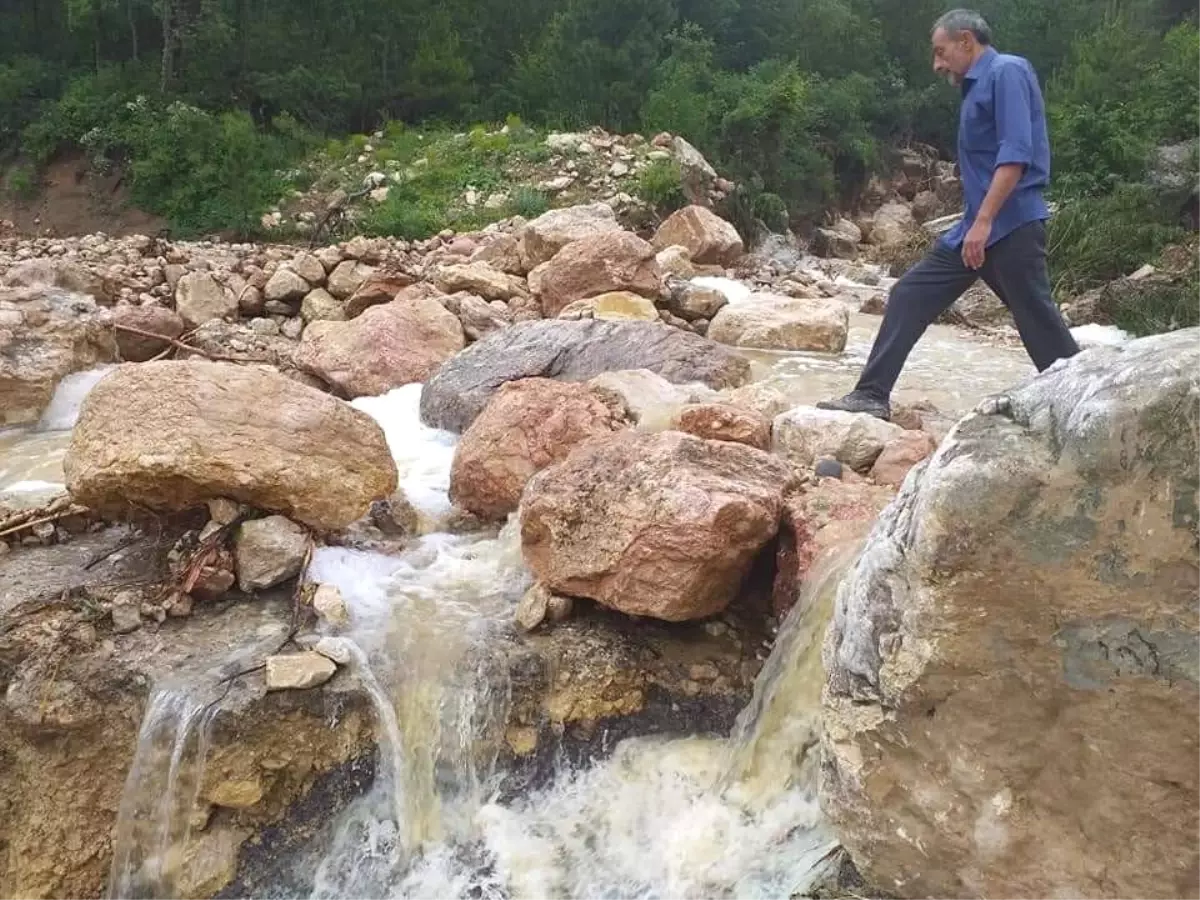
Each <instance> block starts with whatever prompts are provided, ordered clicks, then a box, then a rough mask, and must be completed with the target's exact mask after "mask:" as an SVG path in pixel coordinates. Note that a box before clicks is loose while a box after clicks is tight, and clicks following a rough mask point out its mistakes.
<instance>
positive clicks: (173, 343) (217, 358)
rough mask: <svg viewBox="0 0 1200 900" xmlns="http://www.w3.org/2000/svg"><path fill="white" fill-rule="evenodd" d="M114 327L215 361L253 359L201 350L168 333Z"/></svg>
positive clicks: (117, 324)
mask: <svg viewBox="0 0 1200 900" xmlns="http://www.w3.org/2000/svg"><path fill="white" fill-rule="evenodd" d="M113 328H115V329H117V330H118V331H126V332H128V333H129V334H136V335H140V336H141V337H147V338H154V339H155V340H159V341H166V342H167V343H168V344H170V345H171V346H172V347H173V348H175V349H177V350H186V351H188V352H189V353H198V354H199V355H200V356H203V357H205V358H207V359H211V360H212V361H213V362H252V361H253V360H247V359H243V358H242V357H238V356H221V355H220V354H217V353H209V352H208V351H207V350H201V349H200V348H199V347H193V346H192V345H191V344H185V343H184V342H183V341H180V340H177V339H176V338H173V337H167V335H165V334H155V333H154V332H153V331H143V330H142V329H141V328H134V327H133V326H132V325H121V324H119V323H114V324H113Z"/></svg>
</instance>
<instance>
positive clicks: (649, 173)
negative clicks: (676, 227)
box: [633, 159, 687, 215]
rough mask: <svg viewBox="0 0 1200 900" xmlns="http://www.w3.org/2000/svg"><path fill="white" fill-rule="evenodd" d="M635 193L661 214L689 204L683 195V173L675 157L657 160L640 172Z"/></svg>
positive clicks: (634, 187)
mask: <svg viewBox="0 0 1200 900" xmlns="http://www.w3.org/2000/svg"><path fill="white" fill-rule="evenodd" d="M633 193H634V195H635V196H637V197H640V198H641V199H642V200H644V201H645V202H646V203H648V204H650V205H651V206H652V207H654V211H655V212H657V213H658V214H659V215H668V214H670V213H673V212H674V211H675V210H677V209H680V208H682V207H683V206H686V205H687V198H685V197H684V195H683V173H682V172H680V170H679V163H677V162H676V161H675V160H673V159H665V160H656V161H654V162H652V163H650V165H648V166H646V168H644V169H642V171H641V172H639V173H638V175H637V178H636V179H635V180H634V183H633Z"/></svg>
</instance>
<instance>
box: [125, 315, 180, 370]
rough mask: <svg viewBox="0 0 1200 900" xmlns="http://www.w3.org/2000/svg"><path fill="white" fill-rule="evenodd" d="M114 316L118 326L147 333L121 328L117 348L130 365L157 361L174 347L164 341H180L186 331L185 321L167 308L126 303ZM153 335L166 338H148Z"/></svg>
mask: <svg viewBox="0 0 1200 900" xmlns="http://www.w3.org/2000/svg"><path fill="white" fill-rule="evenodd" d="M112 316H113V319H112V320H113V324H114V325H124V326H125V327H126V328H134V329H137V331H138V332H145V333H144V334H138V333H136V332H134V331H123V330H121V329H120V328H118V329H117V333H116V340H117V349H118V350H119V351H120V352H121V359H123V360H125V361H126V362H145V361H146V360H148V359H153V358H154V357H156V356H158V354H160V353H162V352H163V351H164V350H166V349H167V348H169V347H170V346H171V342H170V341H169V340H164V339H163V338H177V337H179V336H180V335H181V334H183V331H184V325H183V319H181V318H180V317H179V316H178V315H177V314H176V313H175V312H174V311H172V310H169V309H167V308H166V307H165V306H126V305H124V304H122V305H119V306H117V307H115V308H114V309H113V313H112ZM151 334H159V335H162V338H154V337H148V336H147V335H151Z"/></svg>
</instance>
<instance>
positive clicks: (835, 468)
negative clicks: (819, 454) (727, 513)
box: [814, 458, 842, 478]
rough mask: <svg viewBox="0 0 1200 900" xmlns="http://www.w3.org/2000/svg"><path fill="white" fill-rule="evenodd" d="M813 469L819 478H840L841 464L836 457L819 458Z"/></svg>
mask: <svg viewBox="0 0 1200 900" xmlns="http://www.w3.org/2000/svg"><path fill="white" fill-rule="evenodd" d="M814 471H815V472H816V474H817V475H818V476H820V477H821V478H841V477H842V464H841V463H840V462H838V461H837V460H836V459H829V458H825V459H819V460H817V466H816V469H815V470H814Z"/></svg>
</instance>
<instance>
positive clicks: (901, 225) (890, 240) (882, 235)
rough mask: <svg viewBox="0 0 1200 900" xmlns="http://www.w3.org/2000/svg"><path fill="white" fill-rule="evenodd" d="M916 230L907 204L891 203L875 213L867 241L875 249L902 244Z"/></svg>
mask: <svg viewBox="0 0 1200 900" xmlns="http://www.w3.org/2000/svg"><path fill="white" fill-rule="evenodd" d="M917 228H918V225H917V222H916V220H915V219H914V218H913V214H912V210H911V209H910V208H909V206H908V204H906V203H900V202H897V201H893V202H890V203H885V204H883V206H881V207H880V208H879V209H878V210H876V211H875V216H874V218H873V219H872V220H871V229H870V233H869V235H868V237H867V240H868V241H869V242H870V243H872V244H874V245H875V246H877V247H887V246H891V245H894V244H904V243H906V242H907V241H908V240H909V236H910V235H911V234H912V233H913V232H914V231H916V229H917Z"/></svg>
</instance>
